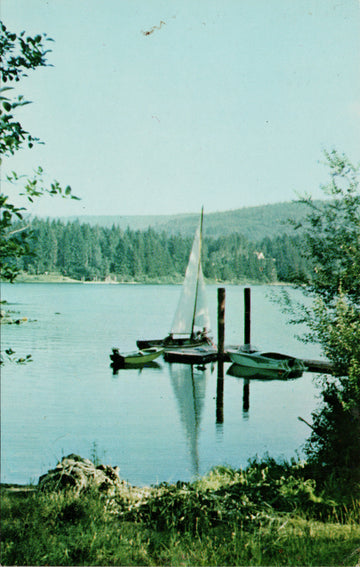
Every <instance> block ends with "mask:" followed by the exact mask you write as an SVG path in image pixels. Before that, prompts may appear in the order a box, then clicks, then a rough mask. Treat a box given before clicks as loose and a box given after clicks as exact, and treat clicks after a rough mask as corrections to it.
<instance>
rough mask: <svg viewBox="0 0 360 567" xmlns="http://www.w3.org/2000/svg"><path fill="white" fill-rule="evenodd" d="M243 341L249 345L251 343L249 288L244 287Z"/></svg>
mask: <svg viewBox="0 0 360 567" xmlns="http://www.w3.org/2000/svg"><path fill="white" fill-rule="evenodd" d="M244 312H245V315H244V343H245V344H246V345H250V343H251V289H250V288H249V287H246V288H245V289H244Z"/></svg>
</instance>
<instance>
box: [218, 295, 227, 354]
mask: <svg viewBox="0 0 360 567" xmlns="http://www.w3.org/2000/svg"><path fill="white" fill-rule="evenodd" d="M217 346H218V361H219V362H220V361H221V362H223V361H224V349H225V288H223V287H219V288H218V345H217Z"/></svg>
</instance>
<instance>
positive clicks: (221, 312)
mask: <svg viewBox="0 0 360 567" xmlns="http://www.w3.org/2000/svg"><path fill="white" fill-rule="evenodd" d="M224 348H225V288H223V287H220V288H218V363H217V367H218V374H217V385H216V423H223V422H224Z"/></svg>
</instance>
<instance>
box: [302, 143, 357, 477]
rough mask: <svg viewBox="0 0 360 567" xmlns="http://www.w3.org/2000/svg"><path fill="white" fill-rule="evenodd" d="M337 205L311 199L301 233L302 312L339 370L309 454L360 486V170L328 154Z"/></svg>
mask: <svg viewBox="0 0 360 567" xmlns="http://www.w3.org/2000/svg"><path fill="white" fill-rule="evenodd" d="M325 156H326V159H327V163H328V165H329V168H330V182H329V184H328V185H326V186H323V190H324V192H325V193H326V194H327V195H328V196H329V197H330V199H329V200H327V201H325V202H324V203H323V205H322V207H321V208H319V207H318V206H316V205H315V204H314V203H313V202H312V200H311V199H310V198H308V199H304V200H303V202H304V203H306V205H307V206H308V207H309V214H308V215H307V217H306V219H305V222H304V223H302V228H303V230H304V235H305V248H304V255H305V257H306V259H307V261H308V262H309V263H310V265H311V266H312V270H311V272H310V276H309V277H308V278H307V279H306V290H307V293H308V294H309V295H310V296H311V297H312V298H313V299H314V303H313V306H312V308H306V309H304V310H303V314H305V320H306V322H307V323H308V326H309V329H310V333H309V338H310V339H311V340H316V341H317V342H319V343H320V344H321V346H322V349H323V351H324V354H325V355H326V356H327V357H328V358H329V360H330V361H331V362H332V363H333V364H334V374H335V378H329V377H324V378H323V380H322V397H323V405H322V406H321V407H320V408H319V409H318V410H317V411H315V412H314V413H313V426H312V433H311V436H310V438H309V441H308V444H307V452H308V455H309V457H310V459H311V461H312V462H314V463H318V464H319V465H320V466H322V467H326V468H327V469H328V470H338V471H342V472H341V474H343V471H344V469H345V470H351V471H352V475H353V476H354V477H355V478H360V450H359V447H360V192H359V167H358V166H357V167H355V166H354V165H352V164H351V163H350V161H349V160H348V158H347V157H346V156H344V155H339V154H338V153H337V152H336V151H333V152H331V153H328V152H326V153H325Z"/></svg>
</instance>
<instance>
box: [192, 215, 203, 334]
mask: <svg viewBox="0 0 360 567" xmlns="http://www.w3.org/2000/svg"><path fill="white" fill-rule="evenodd" d="M203 217H204V207H202V208H201V216H200V237H199V257H198V266H197V278H196V292H195V302H194V312H193V318H192V323H191V335H190V337H193V336H194V326H195V317H196V309H197V301H198V293H199V277H200V269H201V244H202V230H203Z"/></svg>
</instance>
